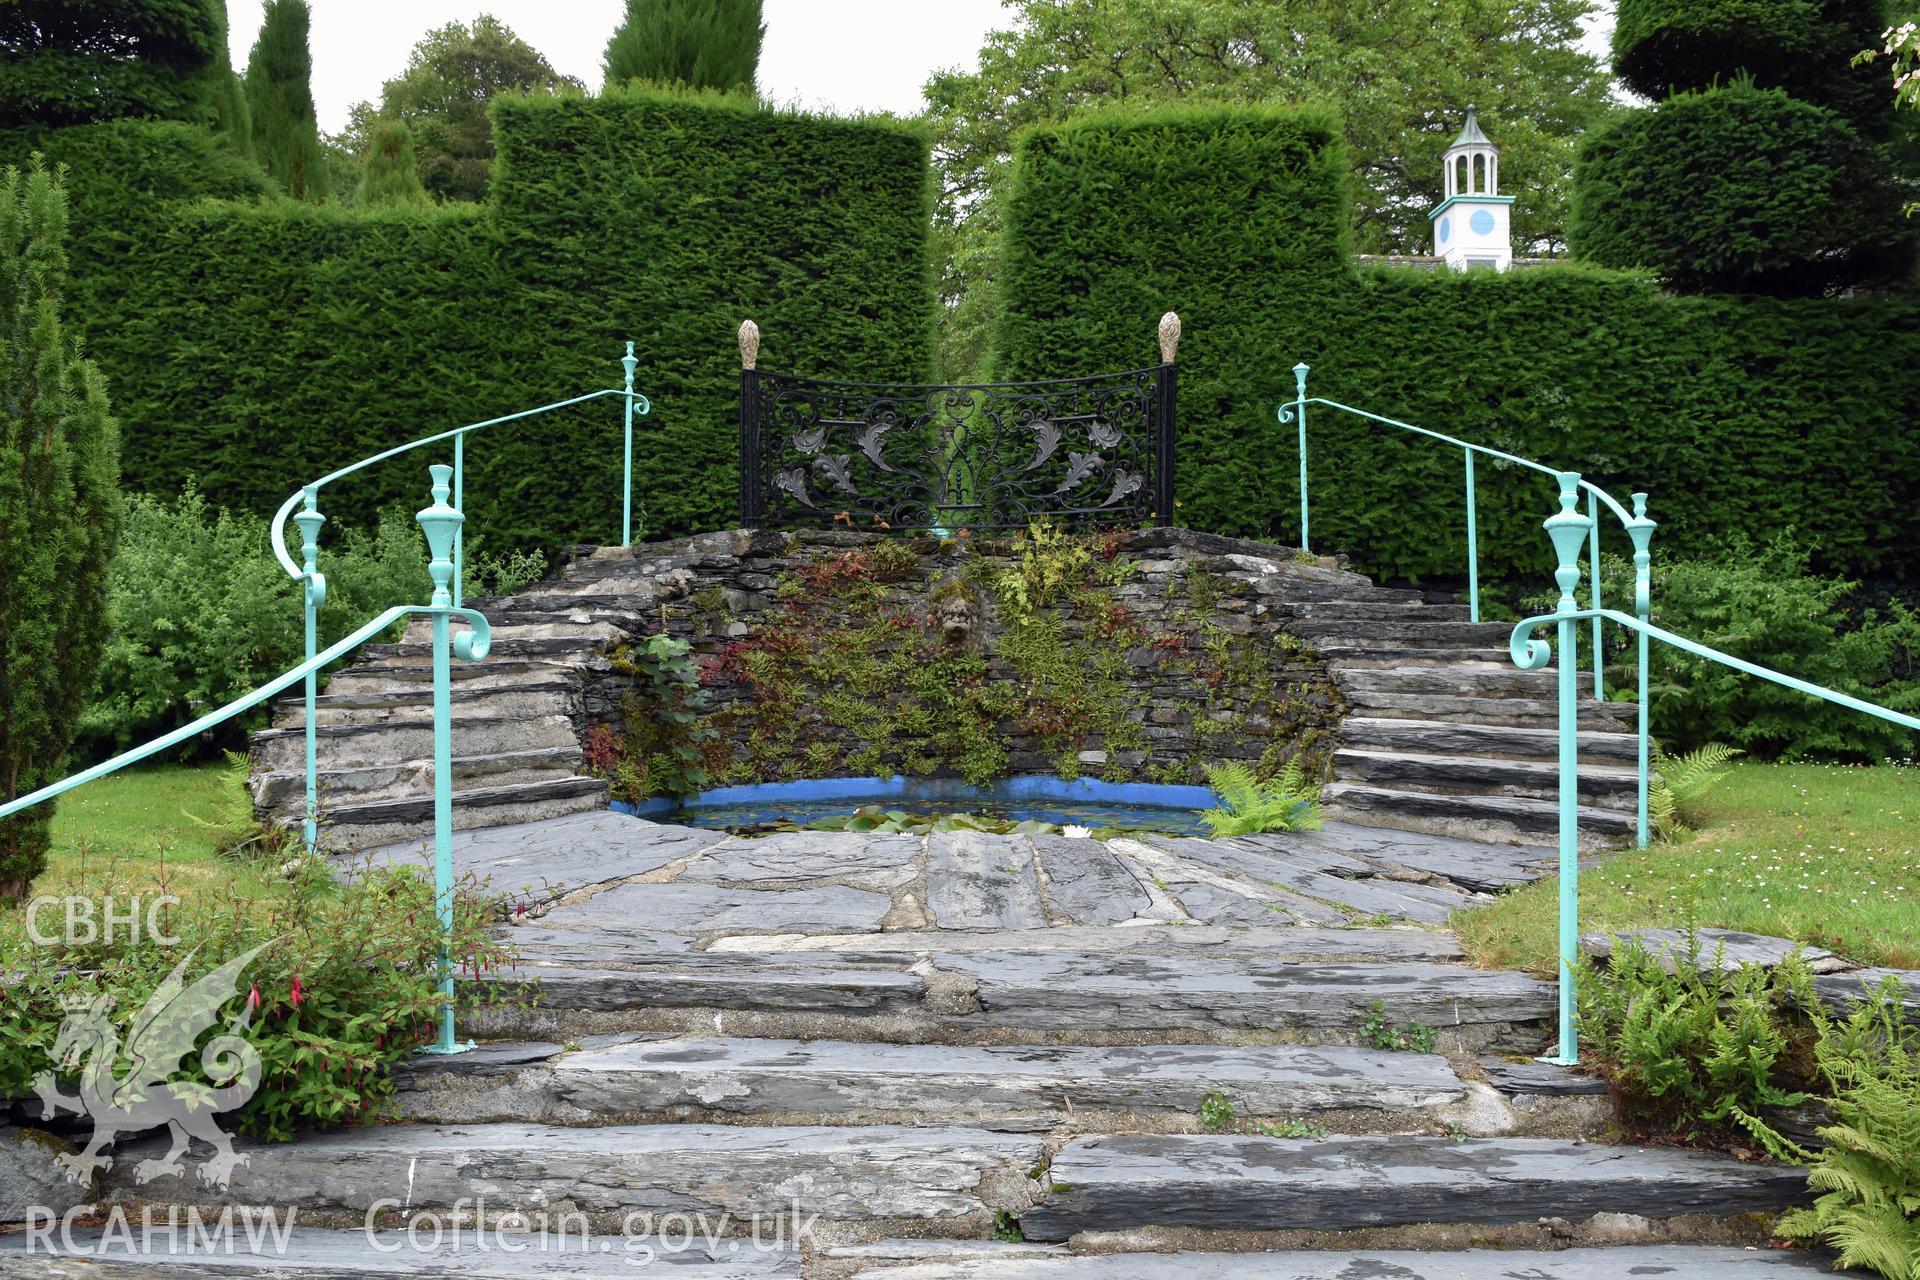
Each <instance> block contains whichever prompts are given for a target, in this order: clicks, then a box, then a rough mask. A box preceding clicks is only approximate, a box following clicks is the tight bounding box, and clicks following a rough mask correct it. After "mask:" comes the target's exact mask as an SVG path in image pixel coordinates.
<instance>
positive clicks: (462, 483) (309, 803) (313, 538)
mask: <svg viewBox="0 0 1920 1280" xmlns="http://www.w3.org/2000/svg"><path fill="white" fill-rule="evenodd" d="M638 364H639V361H638V360H637V359H636V358H635V356H634V354H633V343H632V342H628V343H627V351H626V354H625V355H624V356H622V357H621V359H620V366H621V369H622V371H623V374H624V377H623V379H622V380H623V383H624V385H623V386H621V387H618V388H612V387H609V388H605V389H602V390H599V391H589V392H587V393H586V394H584V395H578V396H573V397H571V398H569V399H566V400H556V401H554V402H553V403H552V404H543V405H540V406H539V407H538V408H533V409H522V410H520V411H519V412H518V413H508V414H502V415H501V416H499V417H497V418H488V419H485V420H484V421H481V422H469V423H467V424H466V425H465V426H462V427H454V428H452V429H450V430H447V431H441V432H438V433H436V434H434V435H430V436H422V437H421V438H420V439H418V440H412V441H409V442H407V443H406V444H401V445H395V446H394V447H393V448H391V449H385V450H382V451H381V452H379V453H376V454H371V455H369V456H368V457H365V458H362V459H360V461H358V462H355V463H351V464H349V465H348V466H344V467H341V468H340V469H339V470H337V471H330V472H328V473H327V474H326V475H324V476H321V477H320V478H319V479H318V480H314V481H312V482H310V483H308V484H306V485H303V486H301V487H300V488H298V489H296V490H294V491H293V493H292V494H290V495H289V496H288V497H287V500H286V501H285V502H283V503H281V504H280V509H279V510H278V511H276V512H274V515H273V523H272V525H271V527H270V530H269V538H270V540H271V542H272V544H273V554H274V558H275V559H277V560H279V562H280V566H281V568H283V569H285V570H286V571H287V576H288V577H290V578H292V579H294V580H295V581H296V582H299V583H300V584H301V608H302V610H303V612H304V615H305V617H304V623H305V630H306V656H307V658H308V659H311V658H312V657H313V654H314V645H315V642H316V640H317V637H318V633H319V627H318V622H317V615H318V613H319V611H320V607H321V606H322V605H323V604H325V603H326V600H327V578H326V575H325V574H324V573H322V572H320V566H319V553H320V548H319V535H320V526H321V525H323V524H325V523H326V517H325V516H323V515H321V514H320V510H319V495H320V490H321V488H322V487H323V486H325V485H329V484H331V483H333V482H334V481H335V480H338V479H340V478H342V477H343V476H350V475H352V474H353V473H354V472H356V471H361V470H364V469H366V468H367V467H370V466H373V465H374V464H375V463H379V462H385V461H387V460H388V459H389V458H396V457H398V456H400V455H401V454H403V453H408V452H410V451H412V450H414V449H418V448H421V447H422V446H424V445H430V444H438V443H439V442H441V441H443V440H451V441H453V492H452V499H453V501H452V505H453V507H454V509H456V510H458V511H462V512H464V511H465V510H466V453H467V450H466V444H467V436H468V435H469V434H470V433H472V432H475V431H482V430H485V429H486V428H488V427H497V426H500V425H502V424H503V423H508V422H518V421H520V420H522V419H525V418H532V417H537V416H539V415H540V414H544V413H552V412H554V411H556V410H559V409H566V408H571V407H572V406H574V405H577V404H585V403H586V402H587V401H589V400H598V399H600V398H602V397H604V396H619V397H620V398H621V400H622V401H623V403H624V406H625V433H624V439H623V447H622V467H621V482H620V487H621V501H620V545H621V546H628V547H630V546H632V545H633V415H634V413H635V412H636V411H637V412H639V413H640V414H642V415H645V414H648V413H650V412H652V410H653V404H652V402H651V401H650V400H648V399H647V397H646V396H644V395H642V394H640V393H639V392H637V391H635V390H634V389H633V371H634V368H635V366H637V365H638ZM296 506H298V507H299V508H300V510H298V511H295V510H294V508H295V507H296ZM289 519H291V520H292V521H293V522H294V523H295V524H296V525H298V526H300V534H301V541H300V557H301V563H299V564H295V563H294V562H293V557H292V556H290V555H289V554H287V541H286V525H287V521H288V520H289ZM464 548H465V536H464V528H463V526H461V525H458V524H456V526H455V533H454V540H453V581H452V583H451V586H450V592H451V595H452V602H453V604H454V605H455V606H458V605H459V604H460V603H461V602H462V599H463V596H464V591H463V586H464V581H463V575H464V568H465V553H464ZM319 692H320V676H319V672H318V670H317V669H316V670H315V671H312V672H309V673H308V675H307V679H306V689H305V696H306V716H307V720H306V725H307V728H306V738H307V742H306V802H305V804H306V807H305V814H304V816H303V818H302V820H301V823H300V834H301V839H302V841H303V842H304V843H305V844H306V847H307V851H308V852H309V853H311V852H312V851H313V849H314V847H315V846H316V844H318V842H319V838H320V792H319V764H318V747H319V744H318V742H317V740H316V738H315V728H314V704H315V700H316V699H317V698H318V696H319Z"/></svg>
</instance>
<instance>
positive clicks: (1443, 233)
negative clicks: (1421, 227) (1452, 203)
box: [1440, 216, 1453, 244]
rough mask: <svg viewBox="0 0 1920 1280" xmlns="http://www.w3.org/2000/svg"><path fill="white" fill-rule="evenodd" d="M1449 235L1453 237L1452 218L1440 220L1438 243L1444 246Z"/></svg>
mask: <svg viewBox="0 0 1920 1280" xmlns="http://www.w3.org/2000/svg"><path fill="white" fill-rule="evenodd" d="M1451 235H1453V218H1452V217H1451V216H1448V217H1445V218H1442V219H1440V243H1441V244H1445V243H1446V242H1447V239H1448V237H1450V236H1451Z"/></svg>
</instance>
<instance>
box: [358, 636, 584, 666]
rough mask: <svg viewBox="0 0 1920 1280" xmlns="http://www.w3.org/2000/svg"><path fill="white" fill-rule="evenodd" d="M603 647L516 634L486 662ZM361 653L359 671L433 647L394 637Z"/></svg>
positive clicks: (420, 655) (413, 659)
mask: <svg viewBox="0 0 1920 1280" xmlns="http://www.w3.org/2000/svg"><path fill="white" fill-rule="evenodd" d="M602 647H603V646H602V645H600V644H599V643H597V642H594V641H590V640H581V639H577V638H574V637H571V636H545V637H539V638H531V637H521V636H513V637H507V638H503V639H497V640H495V641H494V642H493V645H492V647H491V648H489V649H488V650H487V657H486V661H488V662H491V661H493V659H494V658H496V657H500V658H514V659H535V658H583V657H585V656H587V655H590V654H594V653H598V652H599V651H600V650H601V648H602ZM360 652H361V654H362V655H363V660H362V661H361V662H359V663H356V664H355V665H356V667H357V668H359V669H360V670H367V669H369V668H378V667H383V666H412V665H414V664H416V663H419V662H421V661H423V660H430V659H431V658H432V657H433V646H432V645H430V644H427V643H424V642H421V641H414V640H393V641H387V642H384V643H381V644H369V645H362V646H361V648H360Z"/></svg>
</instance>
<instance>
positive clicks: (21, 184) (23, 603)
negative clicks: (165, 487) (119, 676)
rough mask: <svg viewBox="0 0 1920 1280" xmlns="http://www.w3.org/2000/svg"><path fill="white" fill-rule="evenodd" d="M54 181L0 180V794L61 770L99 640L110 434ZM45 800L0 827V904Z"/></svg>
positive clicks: (115, 474) (34, 176)
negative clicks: (76, 325) (77, 332)
mask: <svg viewBox="0 0 1920 1280" xmlns="http://www.w3.org/2000/svg"><path fill="white" fill-rule="evenodd" d="M66 233H67V199H66V191H65V184H64V181H63V175H61V174H57V173H54V172H50V171H48V170H47V169H46V168H45V167H44V166H43V165H41V164H40V162H39V161H38V160H36V161H35V162H34V164H33V166H32V167H31V168H30V169H29V170H28V171H27V172H25V173H22V172H21V171H20V170H18V169H14V168H8V169H7V170H6V171H5V173H4V174H0V800H12V799H15V798H17V797H19V796H23V795H26V794H27V793H29V792H32V791H37V790H39V789H40V788H41V787H44V786H46V785H48V784H49V783H52V782H54V781H56V780H57V779H59V778H61V777H62V776H64V775H65V774H66V772H67V760H68V752H69V750H70V749H71V747H72V745H73V741H74V737H75V735H76V733H78V732H79V729H80V719H81V712H82V708H83V707H84V706H85V704H86V696H87V690H88V688H89V687H90V686H91V685H92V683H93V678H94V672H95V671H96V669H97V668H98V667H99V665H100V654H101V646H102V644H103V643H104V642H105V641H106V638H107V608H106V603H107V581H106V579H107V565H108V562H109V560H110V559H111V558H112V556H113V548H114V542H115V540H116V539H117V538H118V537H119V532H120V513H121V503H120V430H119V424H118V423H117V422H116V421H115V420H114V417H113V415H112V412H111V410H110V408H109V405H108V403H107V384H106V380H105V379H104V378H102V377H101V376H100V371H99V369H97V368H96V367H95V366H94V364H93V362H92V361H90V360H86V359H83V358H82V357H81V355H80V350H81V346H80V343H79V342H78V341H77V340H76V339H75V338H74V337H73V335H72V334H70V333H69V332H67V330H66V328H65V324H66V310H67V307H66V299H65V292H66V287H67V244H66V240H67V234H66ZM52 821H53V805H52V804H48V803H42V804H40V805H37V806H35V807H33V808H31V809H27V810H25V811H23V812H21V813H17V814H14V815H12V816H10V817H8V818H5V819H0V905H3V904H4V903H5V902H6V901H8V900H9V899H12V898H14V897H17V896H19V895H20V894H21V893H22V892H24V890H25V889H26V887H27V886H28V885H29V884H31V883H32V881H33V878H34V877H35V876H36V875H38V874H39V873H40V870H41V868H42V867H44V866H45V865H46V857H47V850H48V847H49V840H50V832H51V824H52Z"/></svg>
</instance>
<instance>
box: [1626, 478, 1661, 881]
mask: <svg viewBox="0 0 1920 1280" xmlns="http://www.w3.org/2000/svg"><path fill="white" fill-rule="evenodd" d="M1656 527H1657V526H1656V524H1655V522H1654V521H1652V520H1650V519H1648V518H1647V495H1646V494H1644V493H1636V494H1634V495H1633V519H1631V520H1629V521H1627V536H1628V537H1629V538H1632V539H1633V612H1634V616H1635V617H1637V618H1639V619H1640V621H1642V622H1648V621H1651V619H1652V615H1653V569H1652V565H1653V555H1652V553H1651V552H1650V551H1649V550H1648V544H1649V543H1651V542H1652V541H1653V531H1654V529H1655V528H1656ZM1637 639H1638V641H1639V645H1640V653H1639V661H1638V663H1637V664H1636V665H1637V666H1638V667H1639V671H1640V747H1639V777H1638V779H1637V780H1636V783H1635V787H1636V794H1635V813H1636V819H1637V821H1636V826H1635V830H1636V832H1637V833H1638V842H1639V845H1640V847H1641V848H1642V849H1644V848H1646V847H1647V841H1648V839H1649V838H1650V833H1649V832H1648V830H1647V782H1648V773H1647V770H1648V759H1647V755H1648V745H1647V744H1648V733H1647V720H1648V716H1649V710H1648V707H1647V633H1646V632H1645V631H1641V632H1640V633H1639V634H1638V636H1637Z"/></svg>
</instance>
